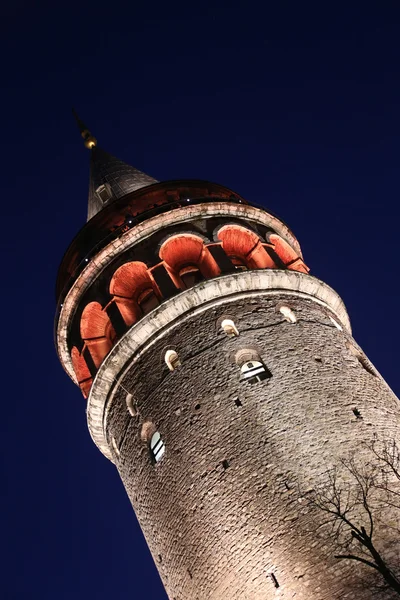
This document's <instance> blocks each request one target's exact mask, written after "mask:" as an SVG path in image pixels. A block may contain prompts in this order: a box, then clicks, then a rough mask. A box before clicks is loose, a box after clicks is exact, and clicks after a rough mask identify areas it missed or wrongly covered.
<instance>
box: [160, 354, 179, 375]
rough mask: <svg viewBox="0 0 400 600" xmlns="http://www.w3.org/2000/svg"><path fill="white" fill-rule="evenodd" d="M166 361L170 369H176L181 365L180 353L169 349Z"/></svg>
mask: <svg viewBox="0 0 400 600" xmlns="http://www.w3.org/2000/svg"><path fill="white" fill-rule="evenodd" d="M164 358H165V362H166V363H167V367H168V369H169V370H170V371H175V369H176V368H177V367H180V366H181V361H180V360H179V356H178V353H177V352H175V350H167V351H166V353H165V357H164Z"/></svg>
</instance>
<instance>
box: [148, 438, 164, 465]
mask: <svg viewBox="0 0 400 600" xmlns="http://www.w3.org/2000/svg"><path fill="white" fill-rule="evenodd" d="M150 453H151V457H152V460H153V461H154V462H155V463H158V462H160V460H161V459H162V457H163V456H164V454H165V444H164V442H163V440H162V438H161V434H160V432H159V431H156V432H154V433H153V435H152V436H151V440H150Z"/></svg>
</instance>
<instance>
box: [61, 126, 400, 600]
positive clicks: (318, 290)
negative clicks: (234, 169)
mask: <svg viewBox="0 0 400 600" xmlns="http://www.w3.org/2000/svg"><path fill="white" fill-rule="evenodd" d="M78 124H79V126H80V129H81V133H82V137H83V139H84V140H85V145H86V146H87V147H88V148H89V149H90V152H91V176H90V188H89V211H88V217H89V220H88V223H87V224H86V225H85V226H84V227H83V228H82V229H81V231H80V232H79V233H78V235H77V236H76V237H75V239H74V240H73V242H72V244H71V246H70V247H69V249H68V250H67V252H66V254H65V256H64V258H63V261H62V264H61V267H60V270H59V275H58V281H57V298H58V310H57V317H56V339H57V348H58V353H59V357H60V360H61V363H62V365H63V367H64V369H65V370H66V371H67V373H68V375H69V376H70V377H71V378H72V379H73V381H74V382H75V383H77V384H78V385H79V386H80V388H81V390H82V393H83V395H84V396H85V398H87V418H88V426H89V431H90V434H91V436H92V438H93V441H94V442H95V444H96V445H97V447H98V448H99V450H100V451H101V452H102V453H103V454H104V455H105V456H106V457H107V458H108V459H109V460H111V461H112V462H113V463H114V464H115V466H116V468H117V469H118V471H119V473H120V476H121V479H122V481H123V483H124V486H125V489H126V491H127V493H128V496H129V498H130V500H131V502H132V505H133V508H134V510H135V513H136V515H137V518H138V520H139V522H140V525H141V527H142V529H143V532H144V535H145V537H146V540H147V542H148V545H149V547H150V550H151V552H152V555H153V558H154V561H155V563H156V565H157V568H158V570H159V572H160V576H161V578H162V580H163V583H164V585H165V588H166V590H167V594H168V596H169V598H170V599H171V600H208V599H214V600H222V599H225V598H231V599H232V600H233V599H235V600H268V599H274V598H278V597H279V598H284V599H287V598H296V599H300V598H304V599H307V600H332V599H334V600H336V599H342V598H349V599H350V598H351V599H354V598H356V599H360V600H361V599H365V598H370V597H371V598H372V595H371V596H370V593H371V594H372V591H371V592H370V590H369V585H370V582H371V581H372V579H371V573H372V571H373V570H372V569H368V567H365V566H364V565H362V564H359V563H355V562H354V561H353V562H352V561H345V560H342V561H338V560H337V559H335V558H334V550H332V548H331V544H330V541H329V538H328V537H327V535H326V532H325V531H324V528H323V520H324V515H320V514H319V512H318V509H317V508H316V507H315V506H314V505H313V504H309V503H308V502H307V499H306V497H307V494H308V493H309V492H310V490H312V489H315V488H316V487H318V485H319V483H320V482H322V481H323V480H324V478H325V476H326V473H328V472H329V471H330V469H332V468H335V465H337V464H339V463H340V460H341V459H342V458H343V457H344V458H345V457H348V456H354V454H357V456H361V457H362V456H363V452H364V450H363V444H364V443H365V441H366V440H367V441H372V440H374V439H376V437H377V438H378V439H389V438H390V439H398V433H399V427H400V414H399V403H398V400H397V398H396V397H395V396H394V394H393V393H392V391H391V390H390V389H389V387H388V386H387V384H386V383H385V381H384V380H383V379H382V377H381V376H380V375H379V373H378V372H377V371H376V369H375V368H374V367H373V365H372V364H371V363H370V361H369V360H368V359H367V358H366V356H365V355H364V353H363V352H362V350H361V349H360V348H359V346H358V345H357V344H356V342H355V341H354V339H353V338H352V335H351V327H350V322H349V318H348V315H347V312H346V309H345V306H344V304H343V302H342V300H341V299H340V297H339V296H338V295H337V293H336V292H335V291H334V290H332V289H331V288H330V287H329V286H328V285H326V284H325V283H323V282H322V281H319V280H318V279H316V278H315V277H313V276H311V275H309V273H308V272H309V269H308V267H307V266H306V264H305V263H304V261H303V257H302V253H301V249H300V246H299V243H298V241H297V239H296V237H295V236H294V234H293V233H292V232H291V230H290V229H289V228H288V227H287V226H286V225H285V224H284V223H283V222H282V221H281V220H280V219H279V218H278V217H276V216H275V215H273V214H272V213H271V212H269V211H267V210H265V209H264V208H262V207H258V206H254V205H252V204H251V203H249V202H247V201H246V200H244V199H243V198H242V197H241V196H239V195H238V194H236V193H235V192H233V191H231V190H229V189H227V188H226V187H223V186H221V185H217V184H213V183H209V182H205V181H197V180H182V181H167V182H161V183H160V182H158V181H156V180H155V179H153V178H152V177H149V176H148V175H145V174H144V173H142V172H140V171H138V170H137V169H135V168H133V167H131V166H129V165H127V164H126V163H124V162H122V161H120V160H118V159H116V158H115V157H113V156H111V155H110V154H108V153H107V152H105V151H103V150H101V149H100V148H99V147H98V146H97V142H96V139H95V138H94V137H93V136H92V134H91V133H90V131H89V130H88V129H87V128H86V127H85V126H84V125H83V123H82V122H80V121H79V120H78ZM387 537H388V536H386V537H385V536H383V537H382V539H381V540H380V543H381V544H383V547H385V544H386V543H387V545H388V546H389V545H390V540H389V539H387ZM389 537H390V536H389ZM360 582H362V584H363V588H360ZM366 586H367V587H366ZM360 590H361V591H360ZM374 597H376V596H374ZM380 597H382V598H383V597H385V598H386V597H387V598H391V597H392V596H391V595H390V592H387V595H386V596H384V595H382V596H380ZM396 597H397V596H396Z"/></svg>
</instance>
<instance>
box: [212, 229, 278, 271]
mask: <svg viewBox="0 0 400 600" xmlns="http://www.w3.org/2000/svg"><path fill="white" fill-rule="evenodd" d="M218 239H220V240H221V241H222V247H223V249H224V251H225V253H226V254H227V255H228V256H229V258H230V259H231V261H232V263H233V264H234V265H235V267H236V268H237V269H238V270H244V269H272V268H274V267H275V266H276V265H275V263H274V261H273V260H272V258H271V257H270V256H269V254H268V253H267V251H266V250H265V248H264V247H263V245H262V243H261V241H260V238H259V237H258V235H257V234H256V233H254V231H250V230H249V229H246V228H245V227H242V226H241V225H234V224H230V225H224V226H223V227H221V229H219V231H218Z"/></svg>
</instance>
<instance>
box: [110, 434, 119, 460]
mask: <svg viewBox="0 0 400 600" xmlns="http://www.w3.org/2000/svg"><path fill="white" fill-rule="evenodd" d="M111 444H112V447H113V449H114V452H115V454H116V455H117V456H119V455H120V451H119V448H118V446H117V442H116V441H115V437H114V436H113V437H112V438H111Z"/></svg>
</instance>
